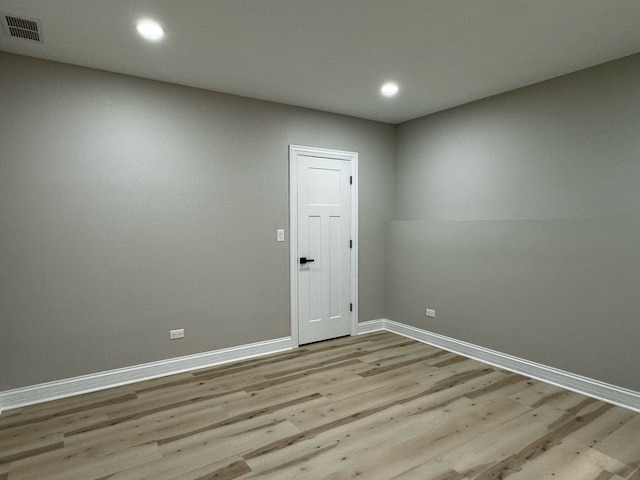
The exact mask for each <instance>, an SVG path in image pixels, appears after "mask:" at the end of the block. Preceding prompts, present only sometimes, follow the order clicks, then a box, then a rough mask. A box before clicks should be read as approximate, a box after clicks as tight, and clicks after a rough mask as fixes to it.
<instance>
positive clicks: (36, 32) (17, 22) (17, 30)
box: [2, 14, 42, 42]
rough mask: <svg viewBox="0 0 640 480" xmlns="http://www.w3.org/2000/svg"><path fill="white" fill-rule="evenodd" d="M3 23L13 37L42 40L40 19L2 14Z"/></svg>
mask: <svg viewBox="0 0 640 480" xmlns="http://www.w3.org/2000/svg"><path fill="white" fill-rule="evenodd" d="M2 24H3V26H4V28H5V30H6V31H7V33H8V34H9V35H10V36H12V37H17V38H24V39H26V40H34V41H36V42H42V27H41V25H40V20H36V19H34V18H24V17H16V16H15V15H9V14H2Z"/></svg>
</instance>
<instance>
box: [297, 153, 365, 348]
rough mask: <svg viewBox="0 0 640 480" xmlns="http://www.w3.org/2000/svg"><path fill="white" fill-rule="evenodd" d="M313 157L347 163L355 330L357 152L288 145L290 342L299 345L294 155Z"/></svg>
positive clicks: (354, 322)
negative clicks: (348, 166)
mask: <svg viewBox="0 0 640 480" xmlns="http://www.w3.org/2000/svg"><path fill="white" fill-rule="evenodd" d="M299 155H306V156H316V157H320V158H335V159H338V160H347V161H349V163H350V165H351V175H352V176H353V188H352V189H351V238H352V239H353V252H352V255H351V272H352V275H351V303H353V312H352V314H351V335H357V331H358V327H357V324H358V153H357V152H346V151H342V150H331V149H326V148H316V147H305V146H302V145H289V272H290V275H289V277H290V291H291V344H292V346H293V348H296V347H298V345H299V338H300V337H299V332H298V242H297V239H298V156H299Z"/></svg>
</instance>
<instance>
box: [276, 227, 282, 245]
mask: <svg viewBox="0 0 640 480" xmlns="http://www.w3.org/2000/svg"><path fill="white" fill-rule="evenodd" d="M276 238H277V239H278V241H279V242H284V228H279V229H278V230H277V234H276Z"/></svg>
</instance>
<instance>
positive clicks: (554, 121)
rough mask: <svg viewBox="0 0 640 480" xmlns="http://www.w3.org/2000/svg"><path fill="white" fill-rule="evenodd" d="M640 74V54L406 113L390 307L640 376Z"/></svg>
mask: <svg viewBox="0 0 640 480" xmlns="http://www.w3.org/2000/svg"><path fill="white" fill-rule="evenodd" d="M639 78H640V56H639V55H636V56H633V57H628V58H625V59H622V60H619V61H615V62H611V63H608V64H605V65H601V66H598V67H595V68H591V69H588V70H584V71H581V72H578V73H575V74H571V75H567V76H564V77H560V78H557V79H554V80H551V81H548V82H544V83H541V84H538V85H535V86H532V87H528V88H524V89H520V90H517V91H514V92H510V93H507V94H504V95H500V96H497V97H493V98H490V99H486V100H483V101H479V102H475V103H472V104H469V105H466V106H462V107H459V108H455V109H452V110H449V111H446V112H441V113H439V114H436V115H431V116H429V117H425V118H421V119H418V120H414V121H411V122H407V123H405V124H402V125H400V126H399V127H398V137H397V165H396V168H397V176H396V201H395V210H394V219H395V220H394V221H393V222H390V223H389V225H388V232H387V233H388V235H387V276H386V281H387V290H386V315H387V317H388V318H390V319H392V320H396V321H399V322H403V323H406V324H409V325H414V326H417V327H420V328H424V329H427V330H430V331H434V332H438V333H441V334H444V335H449V336H452V337H455V338H458V339H461V340H465V341H469V342H472V343H476V344H479V345H482V346H485V347H489V348H493V349H496V350H499V351H502V352H506V353H510V354H514V355H517V356H521V357H524V358H527V359H530V360H534V361H538V362H541V363H544V364H547V365H551V366H555V367H558V368H562V369H565V370H568V371H571V372H575V373H579V374H583V375H587V376H590V377H593V378H596V379H600V380H604V381H607V382H610V383H613V384H617V385H620V386H624V387H628V388H632V389H635V390H640V376H638V374H637V372H638V365H640V348H638V339H639V338H640V313H639V312H640V113H639V112H640V82H638V79H639ZM427 307H429V308H434V309H436V311H437V318H436V319H427V318H426V317H425V308H427Z"/></svg>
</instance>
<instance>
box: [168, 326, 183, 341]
mask: <svg viewBox="0 0 640 480" xmlns="http://www.w3.org/2000/svg"><path fill="white" fill-rule="evenodd" d="M176 338H184V328H179V329H177V330H169V340H175V339H176Z"/></svg>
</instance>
